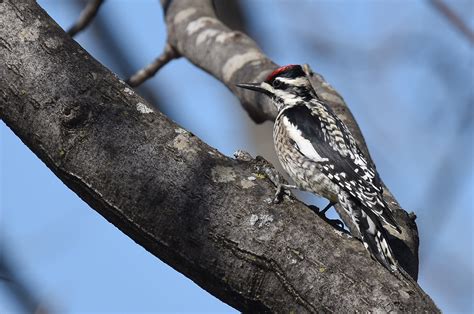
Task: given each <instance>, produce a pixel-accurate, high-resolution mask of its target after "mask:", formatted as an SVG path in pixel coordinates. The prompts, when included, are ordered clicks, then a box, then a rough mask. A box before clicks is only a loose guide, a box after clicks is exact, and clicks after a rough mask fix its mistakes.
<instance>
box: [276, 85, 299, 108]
mask: <svg viewBox="0 0 474 314" xmlns="http://www.w3.org/2000/svg"><path fill="white" fill-rule="evenodd" d="M273 94H274V95H275V96H276V97H278V98H281V99H283V100H284V101H285V105H295V104H297V103H298V102H301V101H303V99H302V98H301V97H298V96H296V95H295V94H292V93H288V92H285V91H282V90H279V89H273Z"/></svg>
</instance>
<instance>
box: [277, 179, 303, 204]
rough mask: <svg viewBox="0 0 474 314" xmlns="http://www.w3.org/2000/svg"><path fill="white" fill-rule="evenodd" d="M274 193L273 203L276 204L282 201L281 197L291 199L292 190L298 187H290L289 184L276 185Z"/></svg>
mask: <svg viewBox="0 0 474 314" xmlns="http://www.w3.org/2000/svg"><path fill="white" fill-rule="evenodd" d="M276 186H277V188H276V192H275V197H274V198H273V203H274V204H278V203H280V202H281V201H282V200H283V197H284V196H285V195H286V196H288V197H291V191H290V190H292V189H297V188H298V187H297V186H295V185H290V184H282V183H278V184H277V185H276Z"/></svg>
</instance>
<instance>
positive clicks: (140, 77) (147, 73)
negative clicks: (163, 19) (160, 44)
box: [127, 44, 179, 87]
mask: <svg viewBox="0 0 474 314" xmlns="http://www.w3.org/2000/svg"><path fill="white" fill-rule="evenodd" d="M178 57H179V54H178V53H177V52H176V50H174V48H173V47H171V46H170V45H169V44H166V45H165V49H164V50H163V53H162V54H161V55H160V56H159V57H158V58H156V59H155V61H153V62H152V63H150V64H149V65H147V66H146V67H144V68H143V69H141V70H140V71H138V72H137V73H135V74H133V75H132V76H131V77H130V78H129V79H128V80H127V84H128V85H130V86H132V87H137V86H139V85H140V84H142V83H143V82H145V81H146V80H148V79H149V78H151V77H152V76H153V75H155V74H156V72H158V71H159V70H160V69H161V68H162V67H163V66H165V65H166V64H167V63H168V62H170V61H171V60H173V59H175V58H178Z"/></svg>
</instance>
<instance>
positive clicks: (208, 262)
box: [0, 0, 438, 313]
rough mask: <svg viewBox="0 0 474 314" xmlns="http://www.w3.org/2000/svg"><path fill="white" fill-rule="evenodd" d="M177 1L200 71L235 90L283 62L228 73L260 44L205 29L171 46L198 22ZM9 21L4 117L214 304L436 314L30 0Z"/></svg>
mask: <svg viewBox="0 0 474 314" xmlns="http://www.w3.org/2000/svg"><path fill="white" fill-rule="evenodd" d="M191 2H192V3H194V4H196V5H202V6H203V8H204V4H207V5H208V4H209V2H207V1H191ZM175 4H176V5H175ZM178 4H180V5H181V4H183V5H186V1H175V2H173V3H171V4H170V5H169V6H168V17H167V19H171V20H174V21H176V23H174V24H173V25H174V26H170V39H171V42H172V43H173V44H174V45H175V46H177V47H179V49H180V52H182V53H183V54H184V55H185V56H186V57H189V58H190V59H191V60H192V61H193V62H194V63H196V64H199V63H200V62H201V61H199V62H198V61H197V60H194V59H192V58H191V57H190V55H191V54H192V48H191V47H192V46H193V45H195V46H196V47H198V48H196V49H207V56H208V58H209V57H210V54H209V50H211V49H212V58H209V60H208V61H207V62H208V63H206V64H204V65H203V64H199V65H200V66H201V67H203V68H204V69H206V70H208V71H210V72H212V73H214V72H215V73H218V75H216V76H217V77H220V78H222V79H223V81H224V83H226V84H229V87H230V88H231V89H233V88H234V87H233V85H232V84H233V82H235V81H249V80H257V79H258V78H256V77H262V75H263V73H265V72H268V70H270V69H271V68H272V67H274V66H275V65H274V64H273V63H271V62H270V61H264V60H263V59H262V60H263V61H262V62H260V61H259V62H258V64H257V63H255V65H253V66H250V65H251V64H253V63H252V62H250V63H245V65H246V67H245V69H238V70H237V71H234V70H232V69H235V68H237V67H236V64H237V65H239V64H240V63H239V62H237V63H233V64H231V65H227V67H225V64H226V62H230V61H229V60H230V59H231V58H229V57H231V56H233V55H235V54H236V53H238V54H239V53H245V51H247V50H245V49H246V48H245V47H244V46H238V45H239V42H243V43H246V44H249V45H250V44H252V45H254V43H253V42H252V41H250V40H249V39H246V38H245V36H244V35H242V34H240V35H229V36H223V37H221V39H222V40H224V41H225V42H226V41H227V42H226V43H227V45H230V43H232V44H233V41H234V40H236V41H237V44H236V45H237V46H236V48H235V49H233V52H229V51H227V50H225V51H227V52H228V55H227V57H225V56H221V55H220V52H219V51H220V49H224V48H225V46H224V47H221V46H213V45H207V48H202V47H203V42H204V43H206V42H207V41H209V40H213V41H214V40H217V38H213V37H212V36H211V37H209V36H208V35H206V36H203V37H200V38H201V39H199V38H197V37H198V36H199V34H200V32H198V30H199V28H197V27H195V28H194V29H195V30H196V33H195V34H194V35H192V36H191V37H189V36H188V37H183V42H182V43H181V42H180V41H177V39H173V38H178V37H176V36H177V34H179V32H180V29H181V26H180V25H181V24H180V23H184V24H183V27H182V29H184V30H185V29H186V23H187V24H189V23H190V22H191V21H192V20H193V19H195V18H197V16H193V15H192V14H195V12H197V11H195V12H194V13H192V14H189V12H190V11H188V13H186V16H185V15H183V13H182V14H181V17H180V18H178V17H179V11H177V9H178ZM188 4H189V7H188V9H190V8H191V5H190V3H188ZM196 10H197V9H196ZM173 12H175V14H174V15H172V14H173ZM210 13H212V12H209V14H210ZM201 21H202V20H201ZM197 23H201V22H197ZM206 23H207V22H206ZM212 23H214V22H212ZM0 25H3V26H5V25H8V27H1V28H0V51H1V53H0V57H1V60H2V63H1V64H0V75H1V76H0V118H1V119H2V120H3V121H4V122H5V123H6V124H7V125H8V126H9V127H10V128H11V129H12V130H13V131H14V132H15V134H17V135H18V137H19V138H20V139H21V140H22V141H23V142H24V143H25V144H26V145H27V146H28V147H29V148H30V149H31V150H32V151H33V152H34V153H35V154H36V155H37V156H38V157H39V158H40V159H41V160H43V162H44V163H45V164H46V165H47V166H48V167H49V168H50V169H51V170H52V171H53V172H54V173H55V174H56V175H57V176H58V177H59V178H60V179H61V180H62V181H63V182H64V183H65V184H66V185H67V186H68V187H69V188H71V189H72V190H73V191H75V192H76V193H77V194H78V195H79V196H80V197H81V198H82V199H84V200H85V201H86V202H87V203H88V204H89V205H90V206H91V207H92V208H93V209H95V210H96V211H98V212H99V213H100V214H102V215H103V216H104V217H105V218H106V219H108V220H109V221H110V222H111V223H113V224H114V225H115V226H117V227H118V228H119V229H120V230H122V231H123V232H124V233H126V234H127V235H128V236H130V237H131V238H132V239H134V240H135V241H136V242H137V243H138V244H140V245H142V246H143V247H145V248H146V249H147V250H149V251H150V252H151V253H152V254H154V255H155V256H157V257H159V258H160V259H162V260H163V261H165V262H166V263H168V264H169V265H171V266H172V267H174V268H175V269H176V270H178V271H180V272H181V273H183V274H185V275H186V276H188V277H189V278H191V279H192V280H193V281H195V282H196V283H197V284H199V285H200V286H201V287H203V288H204V289H206V290H207V291H209V292H210V293H212V294H213V295H215V296H217V297H218V298H220V299H221V300H223V301H224V302H226V303H228V304H230V305H232V306H234V307H235V308H237V309H239V310H242V311H274V312H286V313H288V312H290V311H293V312H296V313H302V312H318V311H338V312H352V311H354V310H355V309H357V310H358V311H361V312H366V311H383V312H385V311H391V310H395V311H402V312H413V311H419V312H422V311H423V312H424V311H426V312H437V311H438V310H437V308H436V306H435V305H434V303H433V302H432V301H431V300H430V298H429V297H428V296H427V295H426V294H424V293H423V292H422V291H421V289H419V288H418V287H417V286H414V285H412V284H411V283H408V282H405V281H401V280H399V279H397V278H395V277H394V276H393V275H392V274H390V273H389V272H388V271H386V270H385V269H384V268H383V267H382V266H380V265H379V264H378V263H376V262H375V261H373V260H372V259H370V258H369V257H368V254H367V252H366V251H365V249H364V247H363V246H362V244H361V243H360V242H359V241H358V240H356V239H353V238H349V237H347V236H345V235H341V234H339V233H337V232H335V230H334V229H333V228H332V227H330V226H329V225H326V224H325V223H324V222H323V221H322V220H321V219H319V217H318V216H316V215H314V213H312V212H311V211H310V210H309V209H308V208H307V207H306V206H305V205H304V204H301V203H300V202H298V201H296V200H287V201H285V202H283V203H281V204H278V205H275V204H272V203H270V202H269V199H271V197H272V195H273V193H274V187H273V185H272V184H271V183H269V182H268V180H266V179H265V178H264V176H262V175H261V174H260V173H259V172H260V170H259V167H260V164H261V161H258V160H249V161H241V160H234V159H231V158H228V157H226V156H223V155H222V154H221V153H219V152H218V151H216V150H215V149H213V148H212V147H209V146H208V145H206V144H205V143H203V142H202V141H200V140H199V139H198V138H196V137H195V136H193V135H192V134H190V133H189V132H187V131H185V130H184V129H182V128H180V127H179V126H177V125H176V124H175V123H173V122H172V121H170V120H169V119H167V118H166V117H165V116H163V115H162V114H161V113H159V112H155V111H154V110H152V109H151V107H150V106H149V105H148V104H147V103H146V101H145V100H144V99H143V98H141V97H140V96H139V95H137V94H136V93H135V92H134V91H133V90H131V89H130V88H129V87H128V86H126V85H125V84H124V83H123V81H121V80H119V79H118V78H117V77H116V76H115V75H114V74H113V73H111V72H110V71H108V70H107V69H105V68H104V67H103V66H102V65H101V64H99V63H98V62H97V61H96V60H94V58H93V57H91V56H90V55H89V54H88V53H87V52H85V51H84V50H83V49H82V48H81V47H80V46H79V45H78V44H77V43H76V42H74V41H73V40H72V39H71V38H70V37H69V36H67V35H66V34H65V33H64V31H63V30H62V29H61V28H60V27H58V25H56V24H55V23H54V21H53V20H51V18H50V17H49V16H48V15H47V14H46V13H45V12H44V11H43V10H42V9H41V8H40V7H39V6H38V5H37V4H36V3H35V2H34V1H32V0H29V1H16V0H4V1H0ZM206 25H207V24H206ZM173 27H174V29H173ZM187 27H188V28H189V25H188V26H187ZM208 34H209V33H208ZM198 39H199V40H198ZM229 40H230V41H231V42H228V41H229ZM192 43H193V44H192ZM239 47H240V48H239ZM194 53H196V55H199V54H200V53H201V52H200V51H197V52H194ZM262 58H263V57H262ZM211 59H212V60H211ZM219 60H221V63H218V62H219ZM235 60H237V59H235ZM237 61H238V60H237ZM202 62H204V61H202ZM214 63H215V64H217V65H214ZM223 65H224V68H222V66H223ZM247 65H248V66H249V67H247ZM223 69H224V70H223ZM229 69H230V70H229ZM262 69H263V70H262ZM231 72H232V73H231ZM230 74H231V75H230ZM237 95H238V96H239V97H241V99H242V100H243V102H244V103H246V107H247V108H249V110H250V111H251V112H253V115H254V116H255V117H260V119H263V118H271V116H272V115H271V114H270V112H271V110H270V109H269V108H270V107H269V106H267V105H266V103H265V102H262V99H258V98H257V97H256V96H255V95H253V94H250V93H246V92H242V91H237ZM254 101H256V102H257V103H258V104H259V105H258V107H255V106H252V103H253V102H254ZM265 106H267V107H265ZM252 108H253V109H252ZM265 108H266V109H265ZM405 228H406V227H405Z"/></svg>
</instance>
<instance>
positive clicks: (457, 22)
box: [430, 0, 474, 45]
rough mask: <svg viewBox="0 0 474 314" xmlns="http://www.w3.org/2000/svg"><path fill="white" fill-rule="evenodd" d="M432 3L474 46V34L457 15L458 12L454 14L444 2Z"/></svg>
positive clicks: (434, 1)
mask: <svg viewBox="0 0 474 314" xmlns="http://www.w3.org/2000/svg"><path fill="white" fill-rule="evenodd" d="M430 3H431V4H432V5H433V7H434V8H435V9H436V10H437V11H438V12H439V13H440V14H442V15H443V16H444V17H445V18H447V19H448V21H449V22H450V23H451V24H452V25H453V26H454V27H455V28H457V30H458V31H460V32H461V33H462V34H463V35H464V36H465V37H466V38H467V40H469V42H470V43H471V45H472V44H474V32H473V31H472V30H471V29H470V28H469V26H468V25H467V24H466V23H465V22H464V21H463V20H462V19H461V17H460V16H459V15H457V14H456V12H454V11H453V10H452V9H451V8H450V7H449V6H448V5H447V4H446V3H444V2H443V1H442V0H430Z"/></svg>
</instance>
